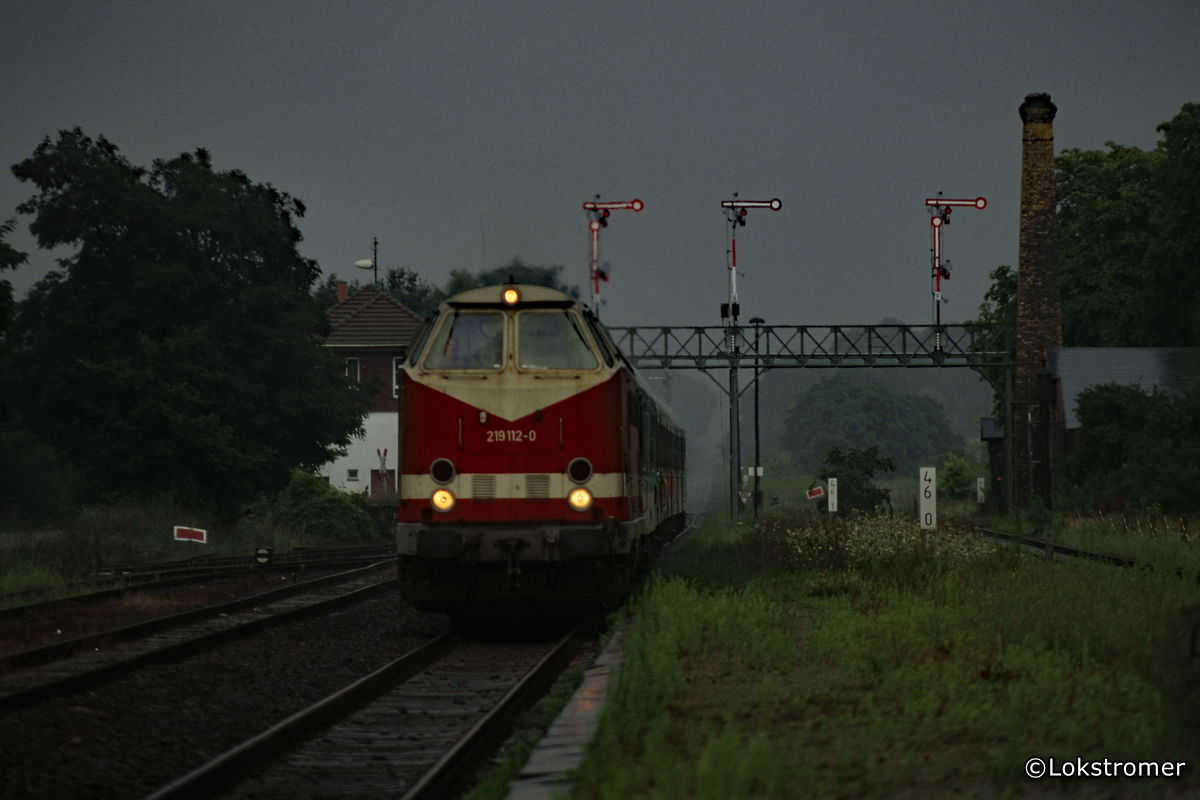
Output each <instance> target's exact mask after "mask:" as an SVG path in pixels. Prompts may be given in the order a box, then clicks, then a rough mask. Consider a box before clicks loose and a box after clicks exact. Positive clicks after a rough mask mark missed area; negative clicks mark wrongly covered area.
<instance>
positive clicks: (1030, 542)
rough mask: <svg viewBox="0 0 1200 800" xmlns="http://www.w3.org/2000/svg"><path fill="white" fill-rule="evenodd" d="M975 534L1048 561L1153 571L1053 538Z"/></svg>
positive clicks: (988, 531) (1179, 571)
mask: <svg viewBox="0 0 1200 800" xmlns="http://www.w3.org/2000/svg"><path fill="white" fill-rule="evenodd" d="M975 530H976V532H978V533H980V534H982V535H984V536H988V537H990V538H993V539H1003V540H1004V541H1008V542H1012V543H1013V544H1016V545H1018V546H1020V547H1025V548H1026V549H1029V550H1034V551H1037V552H1038V553H1039V554H1042V555H1044V556H1045V558H1046V559H1048V560H1054V559H1055V558H1057V557H1059V556H1061V557H1063V558H1074V559H1079V560H1081V561H1095V562H1097V563H1100V564H1105V565H1107V566H1110V567H1142V568H1143V569H1148V570H1153V569H1155V567H1154V565H1153V564H1145V563H1138V562H1137V561H1135V560H1134V559H1132V558H1126V557H1124V556H1117V555H1113V554H1111V553H1096V552H1093V551H1091V550H1083V549H1081V548H1078V547H1074V546H1072V545H1068V544H1059V543H1058V542H1055V541H1054V539H1053V538H1049V537H1039V536H1027V535H1024V534H1017V533H1009V532H1007V531H998V530H995V529H993V528H987V527H984V526H976V528H975ZM1186 575H1187V573H1186V572H1185V571H1184V569H1183V567H1176V568H1175V577H1177V578H1180V579H1183V578H1184V577H1185V576H1186ZM1196 582H1197V583H1200V572H1197V573H1196Z"/></svg>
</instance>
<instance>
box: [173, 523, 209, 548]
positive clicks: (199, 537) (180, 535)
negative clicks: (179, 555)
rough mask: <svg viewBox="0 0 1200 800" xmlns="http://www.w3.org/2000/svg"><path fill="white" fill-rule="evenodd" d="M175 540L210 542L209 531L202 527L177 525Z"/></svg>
mask: <svg viewBox="0 0 1200 800" xmlns="http://www.w3.org/2000/svg"><path fill="white" fill-rule="evenodd" d="M175 541H177V542H199V543H200V544H208V531H206V530H202V529H200V528H188V527H186V526H183V525H176V526H175Z"/></svg>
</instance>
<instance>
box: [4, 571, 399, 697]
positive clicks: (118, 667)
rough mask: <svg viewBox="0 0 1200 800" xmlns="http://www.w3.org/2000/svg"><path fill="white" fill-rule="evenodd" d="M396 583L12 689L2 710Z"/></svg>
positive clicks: (254, 603)
mask: <svg viewBox="0 0 1200 800" xmlns="http://www.w3.org/2000/svg"><path fill="white" fill-rule="evenodd" d="M377 566H378V565H377ZM374 568H375V567H367V568H362V569H360V570H357V572H361V573H365V572H369V571H370V570H371V569H374ZM332 578H333V576H327V577H326V578H321V579H318V580H317V581H310V582H307V583H304V584H300V585H299V586H298V587H285V588H286V589H289V590H291V591H290V592H288V593H287V594H291V595H295V594H297V593H303V592H304V591H305V590H309V591H311V590H312V589H314V588H322V586H324V585H325V584H328V583H336V582H338V581H336V580H332ZM345 579H346V578H344V577H342V578H340V580H345ZM317 584H319V585H317ZM396 586H397V584H396V582H395V581H394V580H388V581H381V582H379V583H375V584H371V585H369V586H364V587H361V588H359V589H355V590H354V591H351V592H347V593H346V594H342V595H338V596H336V597H332V598H328V599H325V600H318V601H315V602H313V603H309V604H307V605H304V606H300V607H297V608H293V609H288V610H285V611H280V612H278V613H276V614H271V615H269V616H263V617H255V618H254V619H251V620H248V621H246V622H244V623H241V624H233V625H231V626H230V627H228V628H223V629H221V630H216V631H210V632H208V633H204V634H202V635H200V636H196V637H193V638H189V639H184V640H182V641H177V642H172V643H169V644H166V645H163V646H161V647H155V648H152V649H150V650H144V651H142V652H140V653H137V654H135V655H133V656H131V657H129V658H124V659H120V660H118V661H113V662H109V663H107V664H100V665H98V666H96V667H93V668H90V669H85V670H81V671H80V672H76V673H72V674H68V675H63V676H60V677H58V678H55V679H54V680H50V681H46V682H45V683H40V684H37V685H34V686H30V687H27V688H24V689H17V690H16V691H13V692H11V693H9V694H7V695H3V696H0V709H3V708H17V707H20V706H25V705H29V704H30V703H34V702H37V701H38V700H41V699H44V698H46V697H49V696H52V695H56V694H61V693H63V692H67V691H73V690H78V689H80V688H82V687H84V686H90V685H92V684H95V683H98V682H100V681H104V680H110V679H112V678H116V677H119V676H121V675H124V674H126V673H128V672H131V671H132V670H135V669H137V668H139V667H141V666H143V665H145V664H149V663H151V662H154V661H160V660H163V659H166V658H174V657H178V656H181V655H186V654H189V653H193V652H197V651H200V650H203V649H205V648H208V647H212V646H213V645H216V644H218V643H221V642H224V641H226V640H229V639H234V638H237V637H240V636H246V635H248V634H250V633H254V632H256V631H259V630H262V629H264V628H268V627H272V626H274V625H278V624H281V623H284V622H293V621H296V620H299V619H303V618H304V617H308V616H314V615H318V614H323V613H327V612H329V611H333V610H336V609H338V608H341V607H343V606H347V605H352V604H354V603H358V602H362V601H364V600H368V599H370V598H372V597H374V596H375V595H377V594H380V593H382V592H385V591H388V590H390V589H394V588H395V587H396ZM280 599H286V596H284V597H282V598H280V597H275V598H272V601H273V602H277V601H279V600H280ZM234 602H235V603H238V604H241V605H243V606H247V607H254V606H257V605H262V602H261V596H256V598H254V599H253V600H252V601H251V602H246V601H244V600H239V601H234ZM211 608H212V607H210V608H209V609H201V611H210V610H211ZM243 610H244V609H243ZM190 613H192V612H183V614H190ZM221 613H224V612H221V611H217V612H215V613H208V614H205V616H206V617H208V618H212V617H214V616H219V615H220V614H221ZM172 616H175V615H172ZM192 621H194V620H192ZM151 622H154V621H153V620H152V621H151ZM172 627H177V626H172ZM55 646H57V644H56V645H50V647H55ZM28 652H29V651H23V652H22V653H18V654H14V655H23V654H25V653H28Z"/></svg>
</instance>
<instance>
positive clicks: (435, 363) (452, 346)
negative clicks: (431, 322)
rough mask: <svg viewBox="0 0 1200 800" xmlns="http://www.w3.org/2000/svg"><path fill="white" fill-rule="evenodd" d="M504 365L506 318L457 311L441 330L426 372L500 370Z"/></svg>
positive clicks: (438, 332)
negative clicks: (431, 370)
mask: <svg viewBox="0 0 1200 800" xmlns="http://www.w3.org/2000/svg"><path fill="white" fill-rule="evenodd" d="M503 363H504V315H503V314H502V313H500V312H499V311H455V312H453V313H451V314H446V315H445V318H444V319H443V320H442V323H441V325H440V327H439V328H438V331H437V335H436V336H435V337H434V339H433V344H432V345H430V347H429V355H427V356H425V368H426V369H500V367H501V366H502V365H503Z"/></svg>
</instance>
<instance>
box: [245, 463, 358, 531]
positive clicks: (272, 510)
mask: <svg viewBox="0 0 1200 800" xmlns="http://www.w3.org/2000/svg"><path fill="white" fill-rule="evenodd" d="M256 513H257V514H258V515H260V516H267V517H270V518H272V519H273V520H274V521H275V522H277V523H278V524H281V525H284V526H287V527H289V528H291V529H292V530H293V532H295V533H297V534H300V535H302V536H304V537H306V538H310V539H312V540H314V541H335V542H352V541H365V540H371V539H374V538H376V536H377V531H376V527H375V523H374V521H373V520H372V519H371V515H370V514H368V513H367V512H366V511H365V510H364V509H363V507H362V504H361V503H359V502H358V501H357V500H356V499H355V498H354V497H351V496H350V495H348V494H346V493H345V492H341V491H338V490H337V489H335V488H333V487H332V486H330V485H329V484H328V483H327V482H326V481H325V479H324V478H321V477H320V476H318V475H314V474H312V473H310V472H304V471H303V470H293V471H292V477H291V480H290V481H289V482H288V485H287V488H285V489H284V490H283V492H282V493H280V495H279V498H278V500H276V501H275V503H274V504H273V506H272V507H267V508H262V507H259V508H258V509H256Z"/></svg>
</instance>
